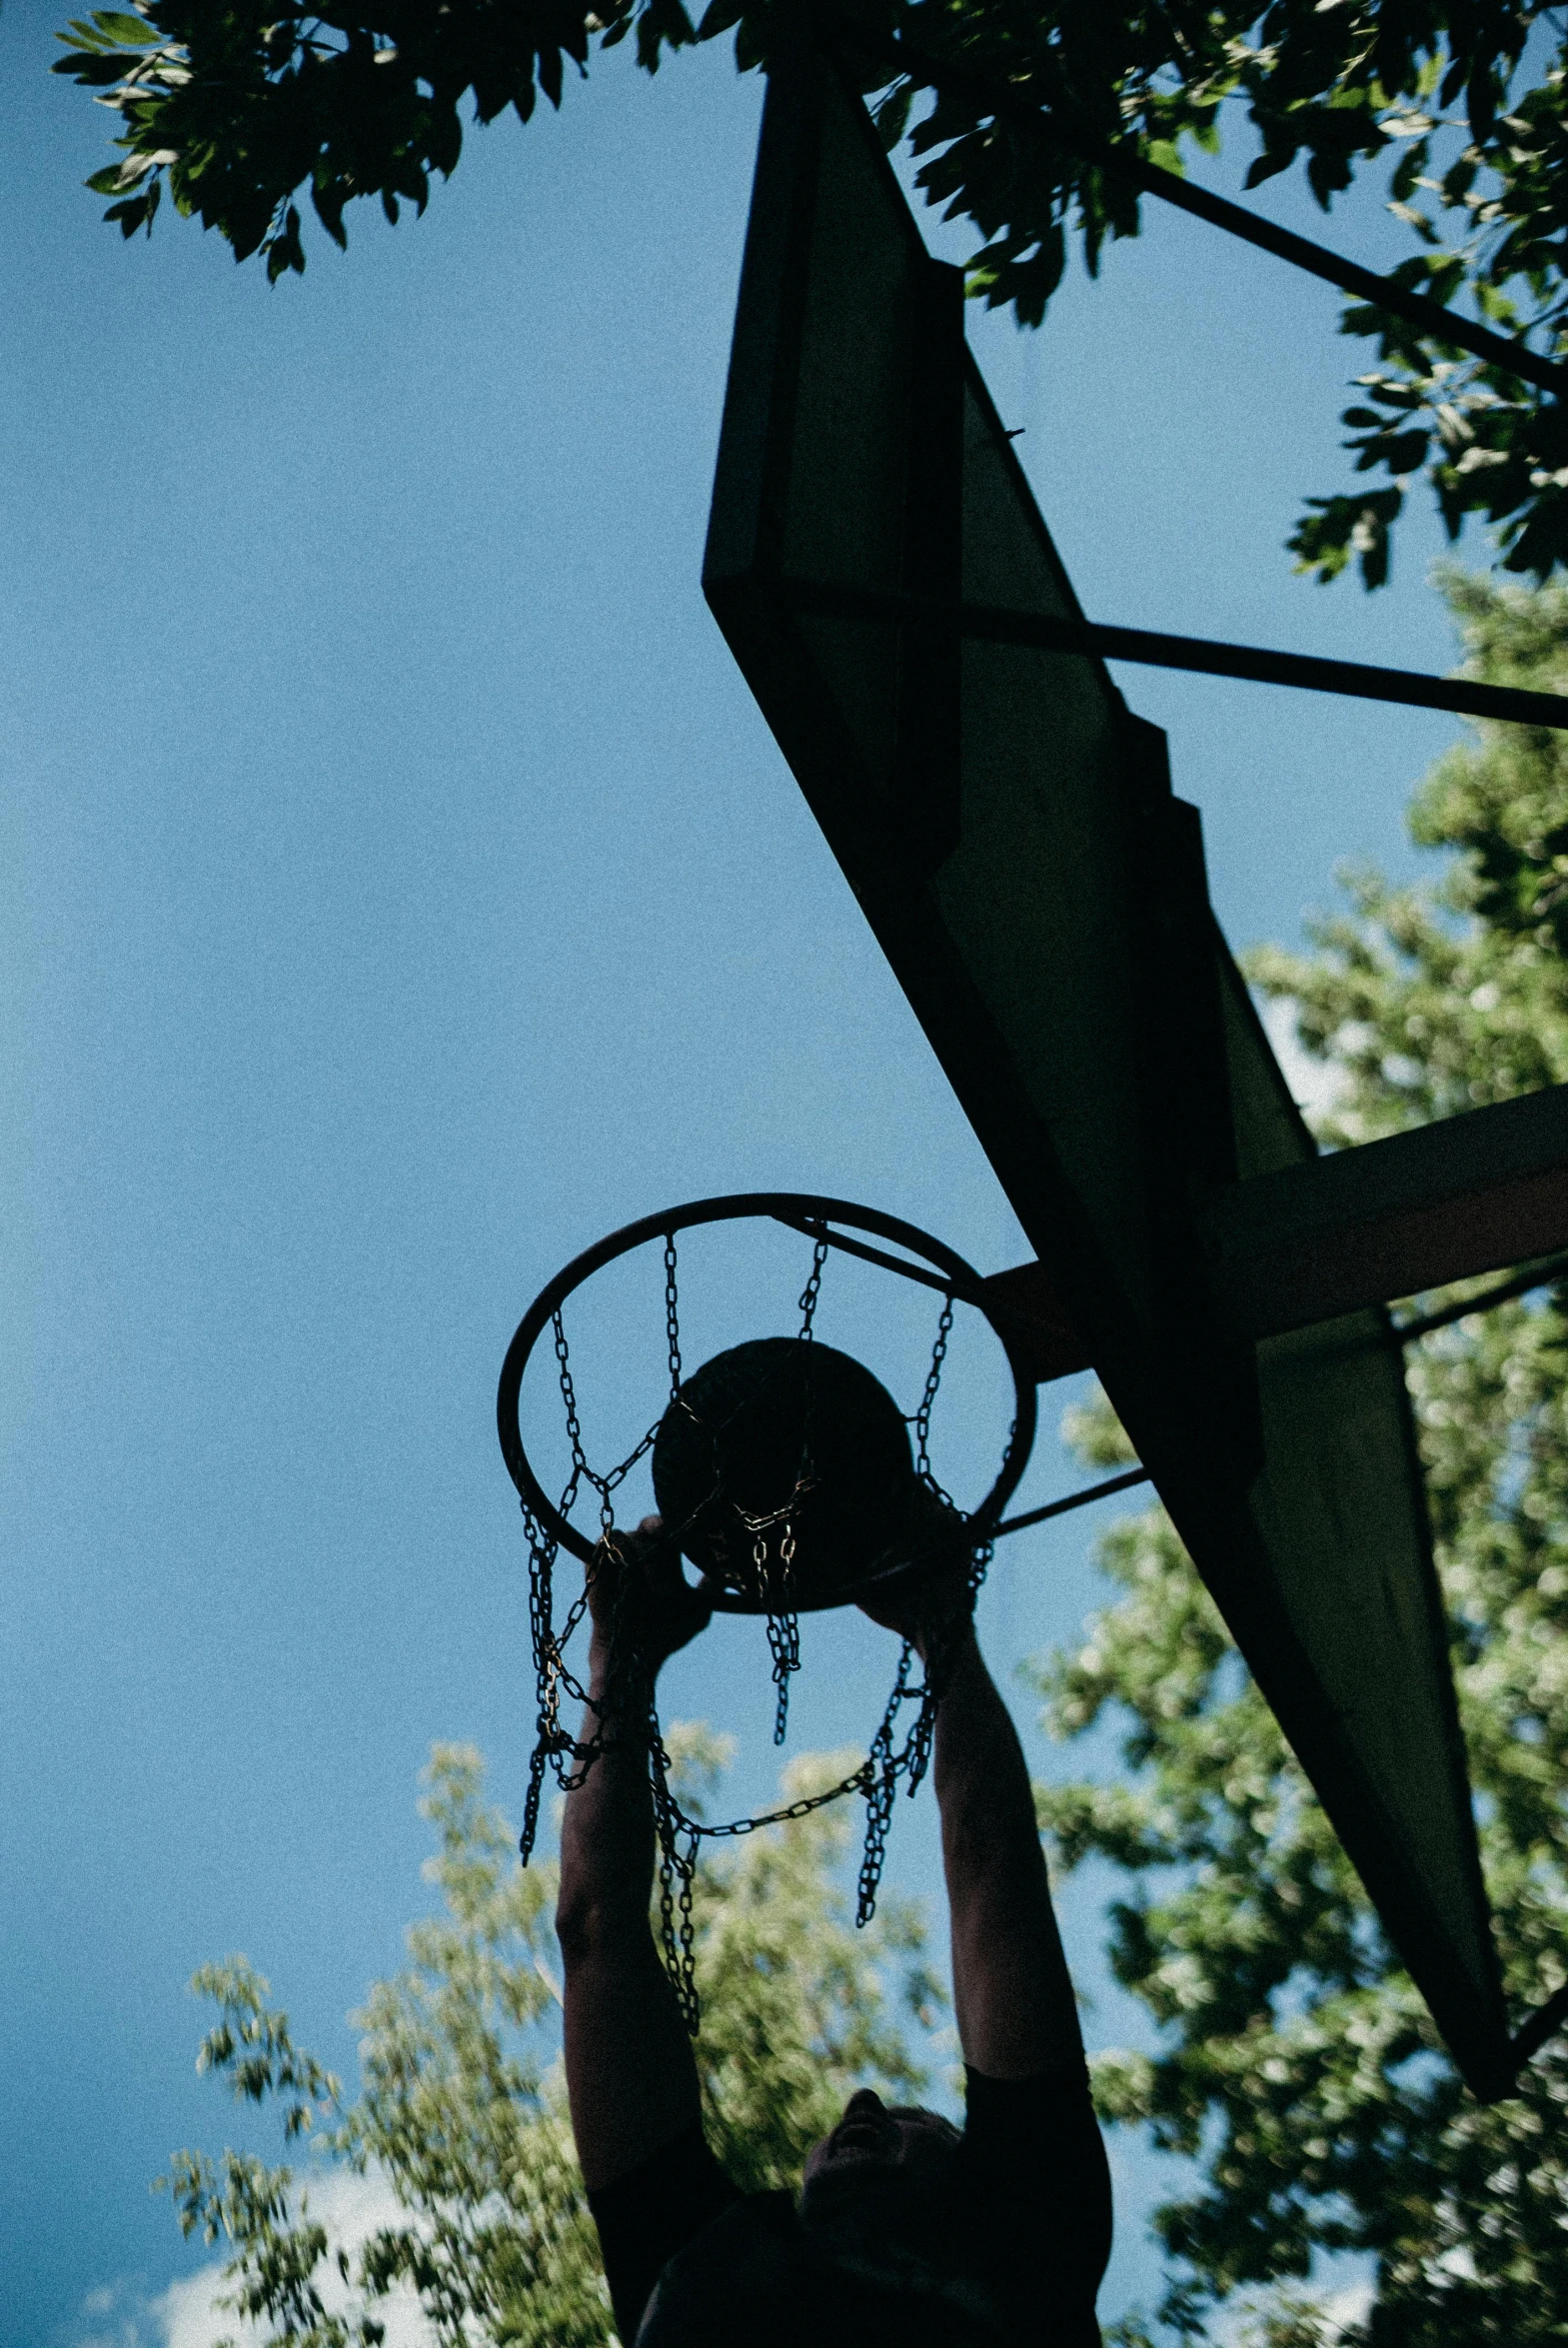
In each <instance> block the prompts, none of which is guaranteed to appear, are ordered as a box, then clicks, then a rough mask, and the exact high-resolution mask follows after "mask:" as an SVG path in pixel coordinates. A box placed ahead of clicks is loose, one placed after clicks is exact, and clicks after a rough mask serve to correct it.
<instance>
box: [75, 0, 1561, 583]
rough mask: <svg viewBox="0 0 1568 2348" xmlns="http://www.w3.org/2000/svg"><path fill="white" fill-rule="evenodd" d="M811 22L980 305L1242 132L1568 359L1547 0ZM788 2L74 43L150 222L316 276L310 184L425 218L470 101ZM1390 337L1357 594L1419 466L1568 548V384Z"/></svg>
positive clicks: (1367, 449)
mask: <svg viewBox="0 0 1568 2348" xmlns="http://www.w3.org/2000/svg"><path fill="white" fill-rule="evenodd" d="M812 21H813V22H815V23H816V24H817V25H818V27H819V28H820V29H821V31H822V32H823V33H824V34H826V35H827V36H828V37H829V38H830V39H831V40H832V41H833V42H834V44H835V46H836V47H837V49H838V50H839V52H840V54H841V55H842V56H843V57H844V58H845V60H846V61H847V62H848V64H849V67H850V69H851V71H852V72H854V73H855V75H856V76H857V78H858V81H859V83H860V86H861V87H862V88H863V89H864V91H865V92H866V93H867V95H868V96H870V97H871V98H872V99H873V101H874V104H875V110H876V115H877V120H878V122H879V124H880V126H881V129H882V132H883V135H884V137H885V139H886V141H887V143H888V145H889V146H896V145H897V144H898V143H899V142H900V141H901V140H904V139H907V141H908V144H909V147H910V149H911V150H912V152H913V154H914V155H915V156H916V157H918V158H919V159H920V161H919V171H918V178H919V184H920V186H921V187H922V189H923V190H924V193H925V195H926V198H927V200H928V201H929V202H931V203H932V204H936V205H940V206H941V207H942V208H943V210H944V212H945V215H946V216H947V217H948V218H957V219H962V220H965V221H967V222H968V223H969V224H970V225H971V226H972V228H973V229H974V231H975V232H976V235H977V238H978V240H979V242H978V247H977V250H976V252H975V254H974V257H973V259H972V262H971V264H970V272H969V282H970V288H971V291H972V292H974V293H975V294H976V295H978V296H981V297H983V299H984V300H985V301H987V302H989V303H991V304H993V305H1005V306H1010V308H1011V309H1012V311H1013V312H1014V314H1015V315H1016V317H1017V318H1018V320H1019V322H1020V323H1021V324H1024V325H1037V324H1038V323H1039V321H1040V320H1041V318H1042V317H1043V316H1044V313H1045V309H1046V305H1047V304H1048V302H1049V300H1050V298H1051V295H1052V294H1053V292H1054V291H1055V289H1056V287H1057V285H1058V283H1059V282H1060V279H1061V276H1062V272H1063V269H1064V267H1065V265H1066V261H1067V255H1068V250H1069V245H1070V243H1071V242H1072V241H1073V240H1074V239H1075V240H1076V242H1077V244H1078V247H1079V249H1080V250H1081V253H1082V256H1083V259H1084V261H1085V262H1086V263H1087V266H1088V268H1089V269H1090V270H1091V271H1093V270H1095V269H1097V267H1098V264H1099V260H1100V256H1101V253H1102V250H1103V248H1104V246H1105V244H1106V242H1107V240H1113V239H1115V238H1119V237H1129V236H1135V235H1136V234H1137V232H1138V229H1139V226H1140V198H1139V195H1138V192H1137V189H1136V187H1135V186H1134V184H1133V183H1132V181H1131V180H1129V178H1128V177H1127V176H1126V173H1125V170H1124V168H1123V165H1124V161H1125V158H1126V157H1128V156H1129V155H1130V156H1136V157H1139V158H1142V159H1145V160H1147V161H1152V162H1155V163H1159V164H1163V165H1166V166H1169V167H1171V168H1174V169H1178V170H1179V169H1180V168H1181V167H1182V165H1183V162H1184V159H1185V158H1186V157H1188V156H1189V155H1190V154H1192V153H1193V152H1194V151H1205V152H1210V153H1212V152H1214V151H1215V150H1217V148H1218V146H1219V144H1220V140H1221V137H1222V135H1229V136H1231V137H1232V138H1239V139H1240V140H1242V141H1244V142H1245V145H1246V148H1247V149H1248V150H1250V153H1251V160H1250V164H1249V169H1248V173H1247V180H1248V184H1249V185H1252V186H1255V185H1256V184H1258V183H1259V182H1260V181H1262V180H1264V179H1267V178H1269V177H1271V176H1273V175H1275V174H1277V173H1280V172H1284V171H1288V170H1291V169H1293V168H1299V169H1301V170H1302V171H1304V173H1305V175H1306V179H1307V182H1308V185H1309V186H1310V188H1311V190H1312V193H1313V194H1314V196H1315V197H1316V198H1317V200H1318V202H1319V203H1320V204H1321V205H1322V206H1323V207H1324V209H1325V210H1326V209H1328V207H1329V206H1330V205H1331V203H1332V201H1333V199H1334V197H1335V196H1336V195H1338V194H1340V193H1341V192H1342V191H1343V190H1345V189H1346V188H1348V187H1349V186H1350V185H1351V184H1352V181H1353V180H1354V179H1355V178H1356V177H1357V175H1358V174H1363V173H1366V172H1373V173H1376V174H1382V175H1383V176H1384V177H1385V178H1386V183H1387V194H1388V201H1389V203H1390V204H1391V206H1392V209H1393V210H1394V212H1395V213H1396V214H1397V215H1398V217H1399V218H1400V220H1401V221H1403V222H1404V223H1405V225H1406V226H1407V228H1408V229H1409V232H1410V235H1411V239H1412V250H1411V252H1410V254H1409V255H1408V257H1407V258H1406V259H1405V260H1404V261H1402V262H1401V263H1400V264H1399V265H1398V268H1397V270H1396V271H1395V272H1394V274H1395V275H1396V276H1397V277H1398V278H1399V279H1400V280H1401V282H1403V283H1404V284H1406V285H1407V286H1410V287H1413V288H1417V289H1420V290H1423V291H1426V292H1428V293H1430V294H1431V295H1433V296H1434V297H1435V298H1436V299H1437V300H1439V301H1440V302H1442V303H1444V304H1446V305H1449V306H1450V307H1452V306H1455V305H1461V306H1463V305H1468V306H1469V307H1470V308H1471V309H1472V310H1473V311H1474V313H1475V314H1476V315H1477V316H1478V317H1480V318H1482V319H1484V320H1487V321H1490V322H1491V323H1492V324H1493V325H1494V326H1497V327H1499V328H1501V329H1503V330H1504V331H1505V332H1507V333H1509V334H1512V335H1516V336H1519V337H1522V338H1525V339H1527V340H1528V341H1529V342H1530V344H1531V346H1532V347H1533V348H1534V349H1535V350H1536V351H1538V352H1539V353H1541V354H1542V355H1545V356H1547V357H1550V358H1553V359H1556V358H1557V357H1558V356H1560V355H1561V354H1562V353H1563V352H1564V350H1565V347H1568V346H1565V336H1564V325H1565V319H1564V253H1565V251H1568V244H1565V239H1564V232H1565V229H1568V174H1565V168H1564V167H1565V162H1568V117H1565V104H1564V90H1565V73H1568V42H1565V39H1564V33H1563V27H1562V24H1561V22H1560V19H1559V16H1558V13H1557V12H1556V11H1555V10H1554V9H1553V8H1551V7H1550V6H1548V5H1546V0H1332V4H1330V5H1325V4H1324V0H1272V4H1271V5H1269V6H1266V7H1264V8H1263V9H1262V10H1261V11H1260V10H1259V9H1258V7H1257V5H1256V0H1248V4H1247V5H1245V6H1233V5H1230V4H1228V0H1201V4H1194V0H1138V4H1136V5H1130V6H1129V5H1127V4H1126V0H1121V4H1120V5H1110V4H1109V0H1107V4H1106V5H1102V6H1101V5H1097V6H1094V7H1084V6H1082V5H1080V4H1078V0H1043V4H1041V0H947V4H946V5H942V6H938V5H937V0H814V5H813V7H812ZM783 22H784V10H783V9H782V8H781V6H780V4H779V0H757V4H756V5H754V6H752V7H745V6H743V0H709V6H708V8H707V11H706V13H705V14H704V15H702V16H701V18H700V19H698V20H697V21H694V19H693V17H692V16H691V15H690V14H689V13H688V11H687V8H686V6H685V5H684V0H593V5H592V7H590V8H588V9H585V8H584V7H583V6H582V4H581V0H344V4H342V5H334V6H328V7H316V6H300V5H294V4H292V0H137V5H136V8H135V12H134V13H130V12H127V11H125V10H114V9H107V10H105V9H100V10H97V11H95V12H94V13H93V14H91V15H90V16H86V17H83V18H80V19H78V20H76V22H75V23H74V24H73V25H72V27H71V29H70V31H69V32H68V33H66V34H64V35H62V38H63V39H64V40H65V41H66V43H67V49H68V54H67V55H66V56H64V57H63V58H61V59H60V60H59V61H58V63H57V65H56V68H55V70H56V71H57V72H62V73H66V74H70V75H72V76H74V77H75V78H76V80H78V81H79V82H81V83H83V84H84V85H85V86H86V87H87V88H88V89H90V90H91V91H93V92H94V94H95V95H96V96H97V97H98V99H99V100H100V102H101V103H103V104H105V105H107V106H108V107H110V108H111V110H113V111H114V112H115V113H116V114H117V115H118V117H119V119H120V124H121V136H120V139H119V145H120V146H121V148H122V150H123V153H122V156H121V159H120V160H119V162H117V163H111V164H109V165H107V166H106V167H105V168H104V169H103V170H102V171H100V172H98V173H97V174H95V175H94V177H93V179H92V180H91V181H90V182H89V183H88V184H89V185H90V186H91V187H93V188H95V189H97V190H98V191H99V192H101V193H103V194H105V195H107V196H109V197H110V199H111V201H110V203H109V207H108V212H107V217H108V219H110V220H111V221H114V222H116V223H117V224H118V225H119V227H120V229H121V231H122V232H123V233H124V234H125V235H126V236H127V237H129V236H132V235H134V234H135V233H136V231H137V230H139V229H143V228H147V229H150V228H151V226H152V222H153V217H154V215H155V213H156V211H157V209H158V205H159V201H160V196H161V193H162V191H163V190H164V189H165V188H167V190H168V192H169V194H170V196H171V198H172V200H173V203H174V205H175V207H176V209H177V210H179V211H180V212H182V213H184V214H186V215H188V216H192V217H195V218H197V219H199V220H200V221H201V222H202V224H203V226H204V227H207V228H213V229H216V230H217V231H218V233H219V234H220V235H221V236H222V237H224V238H226V239H227V240H228V242H229V244H230V245H231V246H232V248H233V250H234V253H235V255H236V257H237V258H238V259H240V260H244V259H246V258H247V257H248V256H250V255H252V254H259V255H261V256H263V257H264V260H265V265H266V268H267V271H268V274H269V276H270V277H271V278H273V279H274V280H276V279H278V278H279V277H282V276H284V275H286V274H288V273H289V272H291V271H300V270H303V269H304V267H305V234H304V226H303V216H302V212H301V203H302V202H308V204H309V206H310V207H311V208H312V209H313V210H314V212H315V215H316V218H317V220H318V222H319V223H320V225H321V227H322V228H323V229H324V230H325V231H326V233H327V235H328V236H329V237H331V238H332V239H333V240H334V241H335V242H336V243H337V244H339V245H344V244H346V242H347V226H346V215H347V213H348V210H349V207H350V206H351V205H352V204H354V203H355V202H357V201H360V200H362V199H363V200H367V201H374V202H378V203H379V204H380V206H381V208H382V209H383V211H384V212H385V214H386V216H387V218H388V219H389V220H391V221H394V222H395V221H396V220H397V219H398V217H399V213H400V208H401V207H402V206H403V205H404V204H412V205H413V206H414V208H415V209H416V211H420V212H423V210H424V209H425V206H426V204H427V202H428V200H429V196H430V192H431V185H432V181H433V179H436V178H446V177H448V176H450V174H451V173H452V172H453V171H454V170H455V169H456V167H457V164H458V161H459V157H460V155H461V153H462V148H463V138H464V119H465V110H466V111H467V115H468V117H469V119H471V120H472V121H473V122H475V123H480V124H484V123H490V122H493V121H495V120H496V119H497V118H498V117H499V116H501V115H502V114H504V113H505V112H507V111H508V110H510V111H511V112H512V113H513V114H515V115H516V116H517V118H518V119H519V120H520V121H521V122H524V123H526V122H528V120H529V119H530V117H531V116H532V114H533V113H534V110H535V108H536V106H537V104H538V101H539V98H540V96H541V94H543V95H544V96H545V97H546V98H547V99H548V100H549V101H550V103H551V104H552V105H553V106H560V105H561V103H562V99H563V93H564V90H565V88H566V85H567V82H568V79H569V76H572V77H575V76H584V77H586V75H587V73H588V70H589V65H590V61H591V57H592V56H593V55H594V54H595V53H597V52H598V51H600V50H603V49H607V48H612V47H614V46H616V45H617V44H618V43H620V42H622V41H625V40H627V39H629V38H630V39H631V40H632V41H633V43H634V45H635V49H636V54H637V56H638V59H639V61H640V62H641V64H643V65H644V66H645V67H646V68H647V69H648V71H649V72H651V73H652V72H654V71H656V70H657V69H658V67H659V66H660V64H661V62H662V60H663V59H664V58H665V57H666V55H667V53H669V52H672V51H675V50H680V49H683V48H687V47H690V46H692V45H693V44H695V43H698V42H703V41H712V40H715V39H717V38H719V37H721V36H725V35H731V34H733V36H734V41H735V53H736V59H737V63H738V65H739V66H740V67H741V68H742V69H743V70H749V69H751V68H753V67H755V66H757V65H758V64H760V63H762V62H764V61H765V60H766V58H767V56H768V53H769V49H770V45H771V43H773V42H774V41H776V40H777V38H778V37H779V31H780V27H781V24H782V23H783ZM1342 324H1343V331H1345V332H1346V333H1348V334H1352V335H1357V336H1363V337H1366V338H1369V339H1370V340H1371V341H1372V342H1373V343H1374V344H1375V346H1376V353H1377V356H1376V361H1375V363H1374V365H1373V366H1372V367H1371V368H1370V369H1369V370H1368V371H1367V372H1366V373H1365V374H1363V375H1362V376H1361V377H1359V378H1358V382H1357V390H1358V397H1357V399H1356V402H1355V404H1354V405H1353V406H1352V407H1350V408H1349V409H1348V410H1347V411H1346V414H1345V418H1344V421H1345V423H1346V425H1347V426H1348V427H1349V429H1350V434H1351V437H1350V439H1349V440H1348V441H1347V443H1346V444H1345V445H1346V447H1347V448H1348V449H1349V450H1350V451H1351V452H1352V454H1353V457H1354V470H1355V472H1356V474H1357V475H1358V476H1363V477H1364V478H1363V479H1360V480H1358V481H1357V482H1356V484H1355V485H1353V486H1352V487H1350V488H1348V489H1341V490H1336V491H1333V492H1332V493H1331V494H1327V495H1324V496H1319V497H1315V498H1312V499H1310V500H1309V501H1308V507H1307V511H1306V513H1305V515H1304V516H1303V518H1302V520H1301V522H1300V524H1299V525H1298V527H1297V530H1296V532H1295V535H1294V537H1293V538H1292V540H1291V542H1290V543H1291V546H1292V548H1293V549H1294V551H1295V553H1296V555H1297V558H1298V561H1299V564H1300V565H1301V567H1302V568H1304V569H1307V570H1310V571H1312V572H1314V573H1315V574H1316V575H1317V577H1319V578H1320V579H1331V578H1333V577H1336V576H1337V575H1339V574H1340V573H1341V572H1343V571H1344V570H1345V569H1346V567H1347V566H1348V565H1350V564H1352V563H1355V564H1358V565H1359V569H1360V574H1361V577H1362V578H1363V580H1364V581H1365V583H1366V584H1367V585H1368V586H1376V585H1378V584H1380V583H1381V581H1382V580H1384V579H1385V578H1386V577H1387V573H1388V560H1389V543H1390V531H1391V529H1392V527H1393V525H1394V523H1395V521H1396V520H1397V518H1398V515H1399V513H1400V511H1401V509H1402V506H1403V502H1404V498H1405V495H1406V493H1407V489H1408V487H1409V485H1410V483H1411V482H1412V481H1413V480H1414V479H1415V478H1416V477H1417V476H1420V475H1422V474H1424V475H1425V477H1426V479H1427V481H1428V483H1429V485H1430V487H1431V489H1432V491H1433V492H1434V493H1435V496H1436V499H1437V503H1438V506H1439V509H1440V511H1441V513H1442V516H1443V519H1444V521H1445V523H1446V525H1447V527H1448V529H1449V531H1450V534H1454V535H1456V534H1457V533H1458V531H1459V529H1460V527H1461V526H1462V524H1463V523H1464V521H1465V520H1466V518H1467V517H1471V516H1474V517H1477V518H1479V519H1481V520H1484V521H1486V522H1489V523H1491V524H1493V525H1495V526H1496V527H1497V529H1498V532H1499V534H1500V540H1501V545H1502V548H1503V550H1504V558H1505V560H1506V562H1507V564H1508V565H1509V566H1510V567H1511V568H1513V569H1514V570H1516V571H1522V572H1526V573H1529V574H1531V575H1532V576H1534V577H1535V578H1536V579H1543V580H1544V579H1545V578H1547V577H1548V576H1549V575H1550V574H1551V572H1552V571H1553V570H1554V569H1555V568H1556V567H1557V566H1558V565H1560V564H1563V563H1564V562H1565V561H1568V432H1565V427H1564V421H1563V411H1562V406H1561V403H1560V402H1559V401H1558V400H1557V399H1556V398H1555V397H1553V396H1551V395H1550V394H1548V393H1547V392H1545V391H1543V390H1541V389H1539V388H1535V387H1532V386H1530V385H1527V384H1524V383H1522V382H1521V381H1520V380H1519V379H1518V378H1517V377H1516V376H1514V375H1512V374H1511V373H1509V372H1508V371H1507V370H1506V368H1504V367H1502V366H1500V365H1496V364H1492V363H1489V362H1487V361H1483V360H1478V359H1474V358H1471V357H1468V356H1467V355H1466V354H1465V352H1464V351H1463V350H1462V349H1461V348H1460V347H1459V346H1457V345H1455V344H1451V343H1448V342H1446V341H1445V340H1444V339H1442V338H1441V337H1440V336H1439V335H1435V334H1433V335H1428V334H1423V333H1419V332H1417V331H1415V330H1414V329H1413V328H1412V327H1410V326H1409V325H1408V324H1406V323H1404V322H1402V321H1400V320H1399V319H1397V318H1395V317H1393V316H1391V315H1390V314H1388V313H1387V312H1384V311H1379V310H1377V309H1375V308H1372V307H1369V306H1368V305H1366V304H1365V303H1355V304H1351V305H1349V306H1348V307H1347V308H1346V310H1345V313H1344V317H1343V322H1342Z"/></svg>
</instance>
